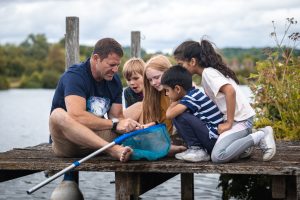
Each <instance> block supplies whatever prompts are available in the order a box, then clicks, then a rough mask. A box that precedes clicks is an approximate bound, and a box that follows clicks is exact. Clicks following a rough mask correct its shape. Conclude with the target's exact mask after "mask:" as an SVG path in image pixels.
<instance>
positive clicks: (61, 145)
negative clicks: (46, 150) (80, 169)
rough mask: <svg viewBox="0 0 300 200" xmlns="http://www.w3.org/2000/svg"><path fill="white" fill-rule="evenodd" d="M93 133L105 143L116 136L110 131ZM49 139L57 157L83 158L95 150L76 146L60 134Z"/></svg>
mask: <svg viewBox="0 0 300 200" xmlns="http://www.w3.org/2000/svg"><path fill="white" fill-rule="evenodd" d="M95 133H96V134H97V135H98V136H99V137H101V138H102V139H104V140H105V141H107V142H112V141H113V140H114V139H115V138H116V137H117V136H118V135H117V134H116V133H114V132H112V131H111V130H103V131H97V132H95ZM51 139H52V141H53V143H52V149H53V151H54V153H55V155H56V156H59V157H83V156H86V155H88V154H90V153H92V152H94V151H96V150H97V149H89V148H87V147H83V146H80V145H77V144H75V143H73V142H71V141H69V140H68V139H67V138H66V137H65V136H63V134H60V136H59V137H54V136H53V135H51Z"/></svg>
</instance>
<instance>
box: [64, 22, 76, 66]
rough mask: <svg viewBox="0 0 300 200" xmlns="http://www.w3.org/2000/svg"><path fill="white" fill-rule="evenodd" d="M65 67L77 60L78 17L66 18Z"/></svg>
mask: <svg viewBox="0 0 300 200" xmlns="http://www.w3.org/2000/svg"><path fill="white" fill-rule="evenodd" d="M65 48H66V69H67V68H68V67H70V66H71V65H73V64H75V63H78V62H79V18H78V17H67V18H66V35H65Z"/></svg>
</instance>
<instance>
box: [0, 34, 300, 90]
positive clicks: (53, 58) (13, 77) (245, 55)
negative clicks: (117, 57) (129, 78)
mask: <svg viewBox="0 0 300 200" xmlns="http://www.w3.org/2000/svg"><path fill="white" fill-rule="evenodd" d="M64 43H65V41H64V39H61V40H60V41H58V42H57V43H49V42H48V41H47V38H46V36H45V35H44V34H30V35H28V36H27V38H26V39H25V40H24V41H23V42H21V43H20V44H19V45H14V44H4V45H1V44H0V89H8V88H55V87H56V84H57V81H58V79H59V77H60V75H61V74H62V73H63V72H64V71H65V44H64ZM92 49H93V47H92V46H85V45H80V60H81V61H84V60H85V59H87V57H89V56H90V55H91V52H92ZM124 52H125V54H124V57H123V58H122V60H121V67H120V69H119V70H120V72H121V70H122V66H123V64H124V62H125V61H126V60H128V59H129V58H130V47H124ZM157 53H159V52H157ZM160 53H161V52H160ZM220 53H221V54H222V55H223V56H224V59H225V61H226V63H227V64H228V65H229V67H230V68H232V69H233V70H234V71H235V72H236V73H237V74H238V77H239V79H240V81H241V82H242V83H245V80H246V79H245V78H246V77H249V75H250V73H252V72H255V63H256V62H257V61H259V60H262V59H265V58H266V55H264V53H263V49H259V48H249V49H243V48H224V49H221V50H220ZM295 53H296V54H298V55H300V50H296V51H295ZM141 56H142V58H143V59H144V60H145V61H147V60H148V59H149V58H150V57H151V56H152V54H148V53H147V52H146V51H145V50H144V49H142V52H141ZM167 56H168V57H169V58H170V60H171V62H172V63H175V60H174V59H173V58H172V56H171V55H167ZM120 76H121V79H122V82H123V83H125V80H124V78H123V77H122V74H121V73H120ZM195 81H196V82H199V80H195Z"/></svg>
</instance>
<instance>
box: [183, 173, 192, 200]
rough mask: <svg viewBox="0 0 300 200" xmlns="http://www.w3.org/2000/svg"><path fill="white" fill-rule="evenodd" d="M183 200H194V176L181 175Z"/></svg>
mask: <svg viewBox="0 0 300 200" xmlns="http://www.w3.org/2000/svg"><path fill="white" fill-rule="evenodd" d="M181 199H182V200H194V174H187V173H182V174H181Z"/></svg>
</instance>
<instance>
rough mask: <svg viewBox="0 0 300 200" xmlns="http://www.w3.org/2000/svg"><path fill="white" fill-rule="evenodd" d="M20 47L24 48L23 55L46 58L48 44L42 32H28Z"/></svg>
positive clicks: (40, 58)
mask: <svg viewBox="0 0 300 200" xmlns="http://www.w3.org/2000/svg"><path fill="white" fill-rule="evenodd" d="M21 47H22V48H24V50H25V52H24V53H25V55H26V56H28V57H31V58H33V59H38V60H43V59H46V58H47V55H48V51H49V44H48V43H47V38H46V36H45V35H44V34H36V35H34V34H30V35H29V36H28V37H27V38H26V40H25V41H24V42H22V43H21Z"/></svg>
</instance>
